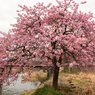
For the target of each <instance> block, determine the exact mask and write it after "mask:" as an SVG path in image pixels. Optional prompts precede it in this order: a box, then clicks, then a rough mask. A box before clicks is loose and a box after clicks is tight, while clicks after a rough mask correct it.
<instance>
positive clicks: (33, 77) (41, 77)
mask: <svg viewBox="0 0 95 95" xmlns="http://www.w3.org/2000/svg"><path fill="white" fill-rule="evenodd" d="M24 79H25V80H27V81H31V82H35V81H40V82H44V81H45V80H46V79H47V73H45V72H42V71H40V72H35V73H31V74H30V75H25V76H24Z"/></svg>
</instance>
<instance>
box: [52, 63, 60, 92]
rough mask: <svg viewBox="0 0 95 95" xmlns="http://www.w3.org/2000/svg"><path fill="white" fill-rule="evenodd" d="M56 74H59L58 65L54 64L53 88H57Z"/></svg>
mask: <svg viewBox="0 0 95 95" xmlns="http://www.w3.org/2000/svg"><path fill="white" fill-rule="evenodd" d="M58 75H59V67H57V65H55V66H54V72H53V88H54V89H55V90H58Z"/></svg>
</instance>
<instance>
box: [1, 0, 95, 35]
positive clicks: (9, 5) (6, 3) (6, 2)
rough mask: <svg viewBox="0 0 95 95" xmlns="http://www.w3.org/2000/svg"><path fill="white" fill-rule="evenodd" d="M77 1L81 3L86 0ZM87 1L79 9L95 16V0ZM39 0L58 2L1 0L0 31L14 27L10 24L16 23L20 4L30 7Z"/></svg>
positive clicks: (54, 2) (6, 30)
mask: <svg viewBox="0 0 95 95" xmlns="http://www.w3.org/2000/svg"><path fill="white" fill-rule="evenodd" d="M59 1H60V0H59ZM61 1H62V0H61ZM75 1H76V2H78V3H79V2H81V1H84V0H75ZM85 1H87V3H86V4H83V5H81V6H80V7H79V10H81V11H83V12H89V11H91V12H92V13H93V14H94V16H95V0H85ZM38 2H44V4H45V5H47V4H48V3H53V4H54V5H56V4H57V3H56V0H0V31H3V32H6V33H8V30H9V29H11V28H12V27H11V26H10V24H15V23H16V18H15V17H17V12H16V10H20V8H19V7H18V5H26V6H28V7H32V6H33V5H35V4H36V3H38ZM0 36H2V35H0Z"/></svg>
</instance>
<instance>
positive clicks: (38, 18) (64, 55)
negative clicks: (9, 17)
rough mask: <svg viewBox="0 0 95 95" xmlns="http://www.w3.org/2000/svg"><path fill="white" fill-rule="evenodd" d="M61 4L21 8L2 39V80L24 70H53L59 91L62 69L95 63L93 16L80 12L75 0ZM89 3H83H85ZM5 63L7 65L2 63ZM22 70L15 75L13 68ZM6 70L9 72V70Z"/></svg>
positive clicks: (0, 65)
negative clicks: (37, 66) (66, 65)
mask: <svg viewBox="0 0 95 95" xmlns="http://www.w3.org/2000/svg"><path fill="white" fill-rule="evenodd" d="M56 1H57V3H58V4H57V5H56V6H55V5H52V4H51V3H50V4H48V5H47V6H44V5H43V3H38V4H37V5H34V6H33V7H29V8H28V7H27V6H25V5H24V6H21V5H19V7H21V8H22V10H19V11H17V12H18V17H17V23H16V24H14V25H12V26H13V28H12V29H10V31H9V34H8V35H5V36H4V38H3V39H2V40H1V44H0V45H1V47H0V50H2V51H3V52H2V54H1V55H0V56H1V58H2V59H5V60H2V61H1V63H0V67H2V68H3V67H4V70H3V71H2V72H4V73H3V75H2V77H1V78H3V79H6V81H7V78H8V75H9V74H10V73H11V76H16V74H17V73H18V72H20V71H21V70H23V69H25V68H26V69H28V68H32V67H35V66H36V62H37V61H39V64H40V65H41V66H47V67H50V66H52V67H53V87H54V88H55V89H58V75H59V67H60V66H63V67H64V66H65V63H67V64H68V65H69V64H70V63H73V64H74V65H77V64H78V65H79V67H80V68H84V69H85V67H86V66H87V65H90V66H92V68H94V66H93V62H94V60H95V39H94V38H95V21H94V17H93V14H92V13H90V12H89V13H83V12H81V11H78V7H79V4H78V3H76V2H75V1H73V0H64V1H58V0H56ZM84 3H86V2H81V3H80V4H84ZM2 63H3V64H2ZM13 66H15V67H17V68H18V69H16V70H14V71H12V72H11V69H12V67H13ZM5 68H6V69H5Z"/></svg>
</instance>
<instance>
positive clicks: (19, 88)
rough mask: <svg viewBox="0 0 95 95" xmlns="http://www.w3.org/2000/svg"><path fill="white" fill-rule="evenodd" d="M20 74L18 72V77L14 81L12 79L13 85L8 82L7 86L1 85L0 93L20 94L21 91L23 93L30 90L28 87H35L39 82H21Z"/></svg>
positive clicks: (4, 94)
mask: <svg viewBox="0 0 95 95" xmlns="http://www.w3.org/2000/svg"><path fill="white" fill-rule="evenodd" d="M21 76H22V74H19V77H18V79H17V80H16V81H14V85H13V84H10V85H9V86H6V87H3V88H2V90H1V93H2V94H1V95H20V94H21V93H23V92H24V91H26V90H30V89H36V88H37V87H38V86H39V85H40V84H41V82H39V81H38V82H36V83H34V82H29V81H28V82H25V83H21V81H22V77H21Z"/></svg>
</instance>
